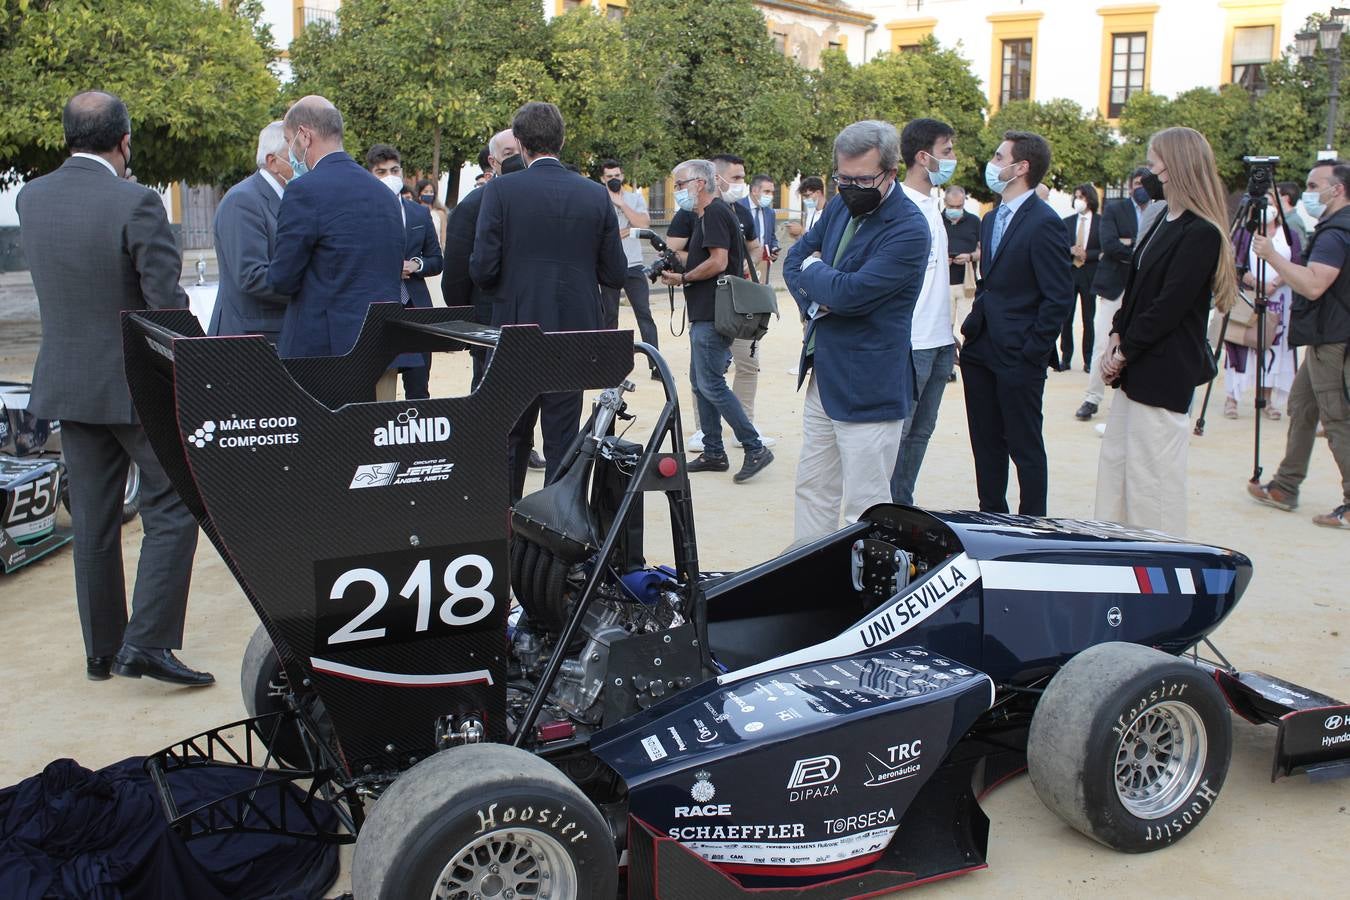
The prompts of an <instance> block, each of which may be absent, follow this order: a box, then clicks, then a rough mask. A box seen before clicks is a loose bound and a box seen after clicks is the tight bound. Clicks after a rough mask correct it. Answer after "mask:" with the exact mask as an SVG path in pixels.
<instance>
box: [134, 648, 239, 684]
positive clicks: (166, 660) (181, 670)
mask: <svg viewBox="0 0 1350 900" xmlns="http://www.w3.org/2000/svg"><path fill="white" fill-rule="evenodd" d="M112 673H113V674H114V675H121V676H122V677H123V678H140V677H141V676H142V675H144V676H146V677H148V678H155V679H157V680H159V681H167V682H169V683H170V684H185V685H187V686H188V687H205V686H206V685H208V684H215V683H216V678H215V676H214V675H212V674H211V673H210V672H198V671H196V670H195V669H189V668H188V667H187V666H185V665H183V662H182V660H180V659H179V658H178V657H176V656H174V655H173V651H172V650H161V649H155V650H149V649H144V648H141V647H135V646H132V645H131V644H123V645H122V649H121V650H118V651H117V658H116V659H114V660H113V664H112Z"/></svg>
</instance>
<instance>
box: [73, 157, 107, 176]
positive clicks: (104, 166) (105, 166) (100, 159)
mask: <svg viewBox="0 0 1350 900" xmlns="http://www.w3.org/2000/svg"><path fill="white" fill-rule="evenodd" d="M70 155H71V156H81V157H83V158H85V159H92V160H94V161H95V162H98V163H101V164H102V165H103V168H105V169H107V170H108V171H109V172H111V173H113V177H114V178H116V177H118V175H117V170H116V169H114V168H113V164H112V163H110V162H108V161H107V160H106V159H104V158H103V157H101V156H95V155H94V154H92V153H72V154H70Z"/></svg>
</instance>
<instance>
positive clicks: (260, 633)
mask: <svg viewBox="0 0 1350 900" xmlns="http://www.w3.org/2000/svg"><path fill="white" fill-rule="evenodd" d="M239 692H240V693H241V694H243V697H244V709H246V710H248V714H249V715H250V716H265V715H267V714H269V713H276V712H282V711H284V710H285V709H286V708H287V707H286V695H287V694H288V693H290V692H291V681H290V679H289V678H288V677H287V676H286V670H285V669H284V668H282V666H281V659H280V657H278V656H277V651H276V648H275V647H274V646H272V638H271V636H270V635H269V634H268V633H267V628H266V627H264V626H263V625H262V624H261V623H259V624H258V627H257V629H255V630H254V632H253V636H252V637H251V638H249V640H248V646H247V647H245V648H244V661H243V663H241V664H240V666H239ZM300 704H301V707H302V708H304V709H306V710H307V711H308V712H309V715H310V718H311V719H313V720H314V723H315V725H316V726H317V727H318V729H319V731H320V733H321V734H325V735H326V733H327V731H328V728H329V725H328V717H327V714H326V713H325V711H324V708H323V701H322V700H320V699H319V696H318V694H315V693H312V692H311V693H308V694H305V695H303V696H302V697H300ZM268 748H269V749H270V750H271V751H272V753H273V755H275V756H276V757H277V759H278V760H280V761H281V762H282V763H285V764H286V765H289V766H293V767H296V768H305V767H307V766H308V765H309V764H310V763H309V756H308V755H307V754H306V753H305V742H304V739H303V738H302V737H301V736H300V732H299V731H298V730H297V726H295V725H294V724H291V723H287V724H285V725H283V726H281V727H280V728H279V729H278V730H277V731H276V733H275V737H274V738H273V739H272V740H270V741H268Z"/></svg>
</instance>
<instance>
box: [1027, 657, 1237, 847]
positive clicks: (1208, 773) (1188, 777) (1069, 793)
mask: <svg viewBox="0 0 1350 900" xmlns="http://www.w3.org/2000/svg"><path fill="white" fill-rule="evenodd" d="M1232 728H1233V726H1232V721H1231V719H1230V717H1229V714H1228V709H1227V706H1226V705H1225V703H1224V699H1223V694H1222V692H1220V690H1219V687H1218V685H1216V684H1215V683H1214V681H1213V679H1212V678H1210V677H1209V676H1208V675H1207V674H1206V673H1205V672H1203V671H1202V670H1200V669H1198V668H1197V667H1195V666H1193V665H1191V664H1189V663H1187V662H1185V661H1183V660H1180V659H1177V658H1176V657H1174V656H1171V655H1169V654H1166V653H1163V652H1161V651H1158V650H1154V649H1152V648H1149V647H1143V646H1140V645H1138V644H1125V643H1107V644H1098V645H1097V646H1095V647H1091V648H1089V649H1087V650H1085V651H1083V652H1082V653H1080V654H1078V655H1077V656H1075V657H1074V658H1073V659H1071V660H1070V661H1069V662H1068V663H1067V664H1066V665H1065V666H1064V668H1063V669H1061V670H1060V671H1059V673H1058V674H1057V675H1055V677H1054V678H1053V679H1051V681H1050V685H1049V686H1048V687H1047V688H1046V690H1045V693H1044V694H1043V695H1042V696H1041V700H1040V702H1039V703H1038V704H1037V706H1036V712H1035V715H1034V716H1033V717H1032V720H1031V732H1030V735H1029V736H1028V739H1027V772H1028V774H1029V775H1030V776H1031V783H1032V785H1033V786H1034V787H1035V789H1036V793H1037V795H1038V796H1040V798H1041V800H1042V802H1044V803H1045V805H1046V806H1048V807H1049V808H1050V809H1051V810H1052V811H1053V812H1055V813H1056V814H1058V815H1059V817H1060V818H1062V819H1063V820H1064V821H1065V822H1067V823H1068V824H1069V825H1071V826H1072V827H1074V828H1076V829H1077V830H1078V831H1081V832H1082V833H1083V834H1085V835H1087V836H1088V837H1090V838H1092V839H1094V840H1096V841H1099V842H1101V843H1103V844H1105V845H1106V846H1108V847H1111V848H1113V849H1115V850H1121V851H1124V852H1127V853H1145V852H1148V851H1150V850H1157V849H1159V848H1161V847H1166V846H1168V845H1170V844H1174V843H1176V842H1177V841H1179V840H1180V839H1181V838H1183V837H1185V836H1186V835H1187V834H1189V833H1190V832H1191V831H1192V829H1194V827H1195V826H1196V825H1197V824H1199V822H1200V821H1201V819H1203V818H1205V817H1206V816H1207V815H1208V814H1209V811H1210V808H1211V807H1212V806H1213V805H1214V800H1215V798H1216V797H1217V796H1218V794H1219V789H1220V788H1222V787H1223V782H1224V777H1225V776H1226V775H1227V773H1228V761H1229V756H1230V753H1231V750H1232V740H1233V734H1232Z"/></svg>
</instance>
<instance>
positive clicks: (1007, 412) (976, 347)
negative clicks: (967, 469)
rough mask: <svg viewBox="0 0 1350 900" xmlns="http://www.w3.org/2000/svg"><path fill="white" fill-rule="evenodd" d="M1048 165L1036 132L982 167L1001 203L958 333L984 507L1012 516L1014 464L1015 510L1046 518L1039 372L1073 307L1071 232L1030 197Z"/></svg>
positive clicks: (983, 243) (1006, 141)
mask: <svg viewBox="0 0 1350 900" xmlns="http://www.w3.org/2000/svg"><path fill="white" fill-rule="evenodd" d="M1049 168H1050V145H1049V144H1047V143H1046V141H1045V139H1044V138H1042V137H1041V136H1040V135H1037V134H1031V133H1030V132H1025V131H1009V132H1007V133H1005V134H1004V135H1003V142H1002V143H1001V144H999V146H998V149H997V150H996V151H995V152H994V158H993V160H992V161H990V162H989V163H988V165H987V166H986V167H985V182H986V183H987V184H988V185H989V189H990V190H992V191H993V192H994V193H996V194H1001V195H1002V203H1000V204H999V205H998V206H996V207H995V208H994V209H993V210H991V211H990V212H989V213H987V214H986V215H985V217H984V221H983V222H982V223H981V231H980V247H981V248H982V250H981V256H980V271H981V274H982V276H983V277H982V278H981V279H980V280H979V281H978V282H977V284H976V287H975V303H974V305H973V306H972V308H971V311H970V315H969V316H968V317H967V318H966V321H965V324H963V325H962V326H961V333H962V334H963V335H965V343H964V344H963V345H962V347H961V382H962V384H963V386H964V387H965V394H966V420H967V422H968V423H969V427H970V447H971V451H972V452H973V454H974V456H975V484H976V488H977V489H978V491H979V496H980V509H981V510H983V511H986V512H1002V513H1006V512H1007V511H1008V500H1007V493H1008V459H1009V458H1010V457H1011V459H1012V461H1013V463H1014V464H1015V465H1016V466H1017V484H1018V487H1019V488H1020V489H1021V501H1020V503H1019V504H1018V512H1019V513H1021V514H1023V515H1029V516H1043V515H1045V514H1046V493H1047V490H1048V484H1049V477H1048V474H1047V463H1046V457H1045V440H1044V437H1043V436H1042V433H1041V425H1042V413H1041V401H1042V398H1043V395H1044V393H1045V371H1046V366H1047V365H1048V364H1049V363H1050V360H1051V357H1052V354H1053V353H1054V351H1055V338H1056V337H1058V336H1059V332H1060V327H1061V326H1062V325H1063V323H1064V319H1065V317H1066V316H1068V314H1069V310H1070V308H1071V307H1072V305H1073V278H1072V275H1071V274H1070V271H1071V268H1072V267H1071V265H1070V262H1069V259H1070V255H1069V236H1068V233H1067V232H1066V231H1065V230H1064V223H1063V222H1062V221H1061V220H1060V218H1059V216H1058V215H1056V214H1055V211H1054V210H1052V209H1051V208H1050V207H1049V205H1048V204H1046V203H1045V202H1044V201H1043V200H1041V199H1040V198H1039V197H1037V196H1036V194H1035V188H1036V185H1038V184H1040V183H1041V179H1042V178H1043V177H1044V176H1045V173H1046V170H1048V169H1049Z"/></svg>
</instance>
